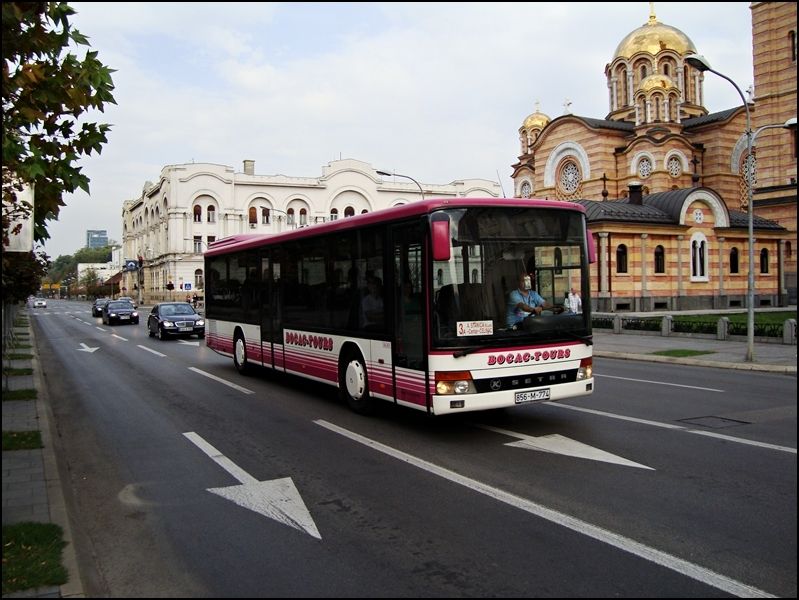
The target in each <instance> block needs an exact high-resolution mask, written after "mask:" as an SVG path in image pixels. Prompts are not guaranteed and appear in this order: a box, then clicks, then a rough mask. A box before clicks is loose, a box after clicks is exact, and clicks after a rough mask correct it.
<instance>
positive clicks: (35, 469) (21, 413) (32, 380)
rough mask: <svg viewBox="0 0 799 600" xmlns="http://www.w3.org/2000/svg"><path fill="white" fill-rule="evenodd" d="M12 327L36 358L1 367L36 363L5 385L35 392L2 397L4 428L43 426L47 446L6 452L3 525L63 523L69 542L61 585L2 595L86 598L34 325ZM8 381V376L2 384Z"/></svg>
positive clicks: (26, 315)
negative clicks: (30, 396)
mask: <svg viewBox="0 0 799 600" xmlns="http://www.w3.org/2000/svg"><path fill="white" fill-rule="evenodd" d="M31 312H32V311H30V310H28V309H27V308H22V309H21V310H20V311H19V313H18V314H17V317H18V318H26V319H27V320H28V321H30V320H31V318H32V317H31V316H30V314H31ZM14 333H15V335H18V336H19V337H20V342H21V343H25V344H30V346H31V348H30V349H27V348H26V349H21V350H18V353H20V354H32V355H33V358H32V359H22V360H10V361H6V360H3V367H4V368H5V367H13V368H16V369H33V374H32V375H14V376H9V377H8V379H7V381H8V388H7V389H9V390H23V389H34V390H36V392H37V398H36V400H4V401H3V431H40V432H41V437H42V445H43V446H44V448H41V449H38V450H14V451H9V452H5V451H4V452H3V525H11V524H14V523H19V522H22V521H34V522H37V523H55V524H56V525H59V526H60V527H61V529H62V530H63V532H64V541H65V542H66V546H65V547H64V550H63V554H62V560H61V562H62V564H63V565H64V567H65V568H66V569H67V572H68V575H69V579H68V581H67V583H65V584H64V585H62V586H53V587H44V588H33V589H29V590H23V591H20V592H14V593H11V594H3V598H83V597H85V593H84V590H83V584H82V583H81V580H80V575H79V573H78V562H77V557H76V554H75V547H74V544H73V538H72V530H71V528H70V525H69V518H68V515H67V508H66V503H65V501H64V495H63V492H62V489H61V479H60V476H59V473H58V465H57V463H56V457H55V452H54V450H53V448H54V446H53V437H52V436H53V431H52V430H51V425H53V426H54V423H53V419H52V416H51V412H50V402H49V398H48V396H47V387H46V386H45V385H44V381H43V379H42V370H41V366H40V364H39V358H38V353H37V348H36V338H35V337H34V333H33V325H32V323H31V324H30V325H27V326H24V327H14ZM26 338H27V339H26ZM5 383H6V378H5V376H4V378H3V384H4V389H5Z"/></svg>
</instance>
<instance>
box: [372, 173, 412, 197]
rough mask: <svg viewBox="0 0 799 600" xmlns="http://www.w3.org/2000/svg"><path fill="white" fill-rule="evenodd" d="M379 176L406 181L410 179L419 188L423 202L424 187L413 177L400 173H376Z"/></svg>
mask: <svg viewBox="0 0 799 600" xmlns="http://www.w3.org/2000/svg"><path fill="white" fill-rule="evenodd" d="M376 173H377V174H378V175H382V176H383V177H404V178H405V179H410V180H411V181H413V182H414V183H415V184H416V185H417V186H418V187H419V193H420V194H421V195H422V200H424V190H423V189H422V186H421V185H420V184H419V182H418V181H416V180H415V179H414V178H413V177H411V176H409V175H400V174H399V173H386V172H385V171H376Z"/></svg>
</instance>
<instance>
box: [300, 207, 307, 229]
mask: <svg viewBox="0 0 799 600" xmlns="http://www.w3.org/2000/svg"><path fill="white" fill-rule="evenodd" d="M307 224H308V211H307V210H305V209H304V208H301V209H300V227H305V226H306V225H307Z"/></svg>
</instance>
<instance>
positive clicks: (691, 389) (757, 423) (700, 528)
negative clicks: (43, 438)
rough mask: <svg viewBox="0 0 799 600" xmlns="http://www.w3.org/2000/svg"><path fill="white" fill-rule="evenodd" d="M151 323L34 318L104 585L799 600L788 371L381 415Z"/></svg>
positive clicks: (70, 484) (104, 590)
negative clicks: (447, 411)
mask: <svg viewBox="0 0 799 600" xmlns="http://www.w3.org/2000/svg"><path fill="white" fill-rule="evenodd" d="M145 316H146V315H142V324H141V325H138V326H135V325H123V326H113V327H109V326H103V325H102V324H101V322H100V319H98V318H93V317H92V316H91V312H90V308H89V305H88V303H78V302H74V303H73V302H65V301H62V302H52V303H51V305H50V306H49V307H48V308H47V309H46V310H45V311H40V312H38V313H36V315H35V316H34V319H33V321H34V326H35V327H36V338H37V342H38V346H39V354H40V358H41V362H42V367H43V371H44V374H45V379H46V382H47V385H48V389H49V392H50V398H51V401H52V405H53V406H52V408H53V413H54V416H55V420H56V424H57V431H58V435H57V442H56V444H57V448H56V451H57V454H58V457H59V461H60V468H61V470H62V477H63V479H64V481H66V483H67V485H66V487H67V488H68V489H67V490H66V494H67V502H68V506H69V510H70V515H71V520H72V522H73V528H74V530H75V535H76V538H77V539H76V545H77V550H78V554H79V560H80V564H81V570H82V573H83V576H84V578H85V581H84V585H85V586H86V588H87V593H88V594H89V595H90V596H137V597H143V596H148V597H156V596H161V597H163V596H192V597H204V596H231V597H240V596H246V597H250V596H270V597H271V596H276V597H277V596H279V597H299V596H302V597H310V596H325V597H330V596H364V597H365V596H369V597H376V596H380V597H383V596H402V597H408V596H425V597H430V596H446V597H454V596H458V597H460V596H524V597H531V596H568V597H580V596H591V597H597V596H624V597H644V596H680V597H708V596H714V597H715V596H728V595H738V596H747V597H749V596H758V595H776V596H788V597H795V596H796V564H797V555H796V531H797V527H796V525H797V523H796V512H797V508H796V507H797V502H796V500H797V499H796V472H797V471H796V436H797V427H796V401H795V398H796V378H795V377H793V376H786V375H772V374H761V373H748V372H737V371H727V370H716V369H709V368H699V367H685V366H679V365H668V364H652V363H637V362H630V361H615V360H611V359H604V360H603V359H597V360H596V361H595V373H596V374H597V378H596V384H597V385H596V392H595V393H594V394H593V395H592V396H589V397H584V398H578V399H575V400H573V401H569V402H567V403H562V404H544V405H535V406H525V407H519V408H516V409H512V410H503V411H494V412H491V413H482V414H464V415H457V416H455V417H453V418H429V417H426V416H425V415H422V414H418V413H416V412H413V411H409V410H406V409H399V408H396V407H393V406H390V405H385V406H384V407H381V410H379V411H378V414H377V415H376V416H373V417H370V418H365V417H361V416H358V415H356V414H354V413H351V412H350V411H349V410H348V409H347V408H346V407H345V406H344V405H343V404H342V403H340V402H339V401H338V400H337V398H336V395H335V393H334V390H332V389H331V388H328V387H325V386H321V385H319V384H315V383H312V382H306V381H302V380H299V379H296V378H290V377H285V376H281V375H273V374H268V373H259V374H257V375H256V376H255V377H246V378H245V377H242V376H240V375H238V374H237V373H236V371H235V369H234V367H233V364H232V360H230V359H227V358H224V357H221V356H219V355H217V354H215V353H213V352H211V351H210V350H208V349H207V348H206V347H205V345H204V342H198V341H197V340H196V338H192V339H191V340H170V341H165V342H162V341H159V340H157V339H154V338H149V337H148V336H147V333H146V328H145V326H144V324H143V323H144V321H145V319H144V317H145ZM94 348H96V350H93V349H94Z"/></svg>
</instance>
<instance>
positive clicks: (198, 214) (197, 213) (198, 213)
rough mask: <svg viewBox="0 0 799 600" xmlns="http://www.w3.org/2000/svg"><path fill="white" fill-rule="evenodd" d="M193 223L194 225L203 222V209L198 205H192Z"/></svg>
mask: <svg viewBox="0 0 799 600" xmlns="http://www.w3.org/2000/svg"><path fill="white" fill-rule="evenodd" d="M194 222H195V223H202V222H203V209H202V206H200V205H199V204H195V205H194Z"/></svg>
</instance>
